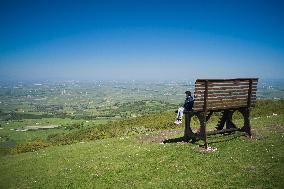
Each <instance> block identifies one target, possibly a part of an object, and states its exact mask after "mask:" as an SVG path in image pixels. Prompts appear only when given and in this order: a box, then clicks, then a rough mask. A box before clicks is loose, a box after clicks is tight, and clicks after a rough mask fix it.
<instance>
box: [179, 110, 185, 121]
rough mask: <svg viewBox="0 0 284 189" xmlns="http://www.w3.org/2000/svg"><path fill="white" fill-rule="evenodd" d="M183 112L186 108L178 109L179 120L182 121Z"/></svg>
mask: <svg viewBox="0 0 284 189" xmlns="http://www.w3.org/2000/svg"><path fill="white" fill-rule="evenodd" d="M183 110H184V107H180V108H179V109H178V114H179V115H178V119H179V120H180V121H181V120H182V116H183Z"/></svg>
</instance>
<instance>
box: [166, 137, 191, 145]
mask: <svg viewBox="0 0 284 189" xmlns="http://www.w3.org/2000/svg"><path fill="white" fill-rule="evenodd" d="M178 142H186V143H195V142H196V139H193V138H186V137H178V138H172V139H166V140H164V141H163V143H164V144H166V143H178Z"/></svg>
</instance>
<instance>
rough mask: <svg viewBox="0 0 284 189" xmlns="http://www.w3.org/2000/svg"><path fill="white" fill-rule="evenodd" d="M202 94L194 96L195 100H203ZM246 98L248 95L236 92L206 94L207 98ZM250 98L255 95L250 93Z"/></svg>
mask: <svg viewBox="0 0 284 189" xmlns="http://www.w3.org/2000/svg"><path fill="white" fill-rule="evenodd" d="M203 96H204V95H203V94H195V95H194V97H195V98H203ZM230 96H231V97H244V96H245V97H247V96H248V94H247V93H237V92H234V93H225V92H224V93H209V94H208V97H209V98H210V97H220V98H221V97H230ZM252 96H256V93H252Z"/></svg>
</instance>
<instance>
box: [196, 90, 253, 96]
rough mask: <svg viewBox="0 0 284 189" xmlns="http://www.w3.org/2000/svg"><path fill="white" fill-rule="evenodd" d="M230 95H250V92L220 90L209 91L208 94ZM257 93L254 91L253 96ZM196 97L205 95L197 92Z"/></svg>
mask: <svg viewBox="0 0 284 189" xmlns="http://www.w3.org/2000/svg"><path fill="white" fill-rule="evenodd" d="M217 93H218V94H228V95H234V94H235V93H239V94H248V90H218V91H212V90H209V91H208V94H217ZM254 93H256V90H252V94H254ZM194 94H195V95H203V94H204V91H195V92H194Z"/></svg>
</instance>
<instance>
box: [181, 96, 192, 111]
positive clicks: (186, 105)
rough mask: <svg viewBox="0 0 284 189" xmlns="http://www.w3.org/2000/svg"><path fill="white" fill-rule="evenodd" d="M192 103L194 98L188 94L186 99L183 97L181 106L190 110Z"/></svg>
mask: <svg viewBox="0 0 284 189" xmlns="http://www.w3.org/2000/svg"><path fill="white" fill-rule="evenodd" d="M193 104H194V99H193V97H192V96H188V97H186V99H185V101H184V105H183V107H184V108H185V109H186V110H188V111H190V110H192V108H193Z"/></svg>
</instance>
